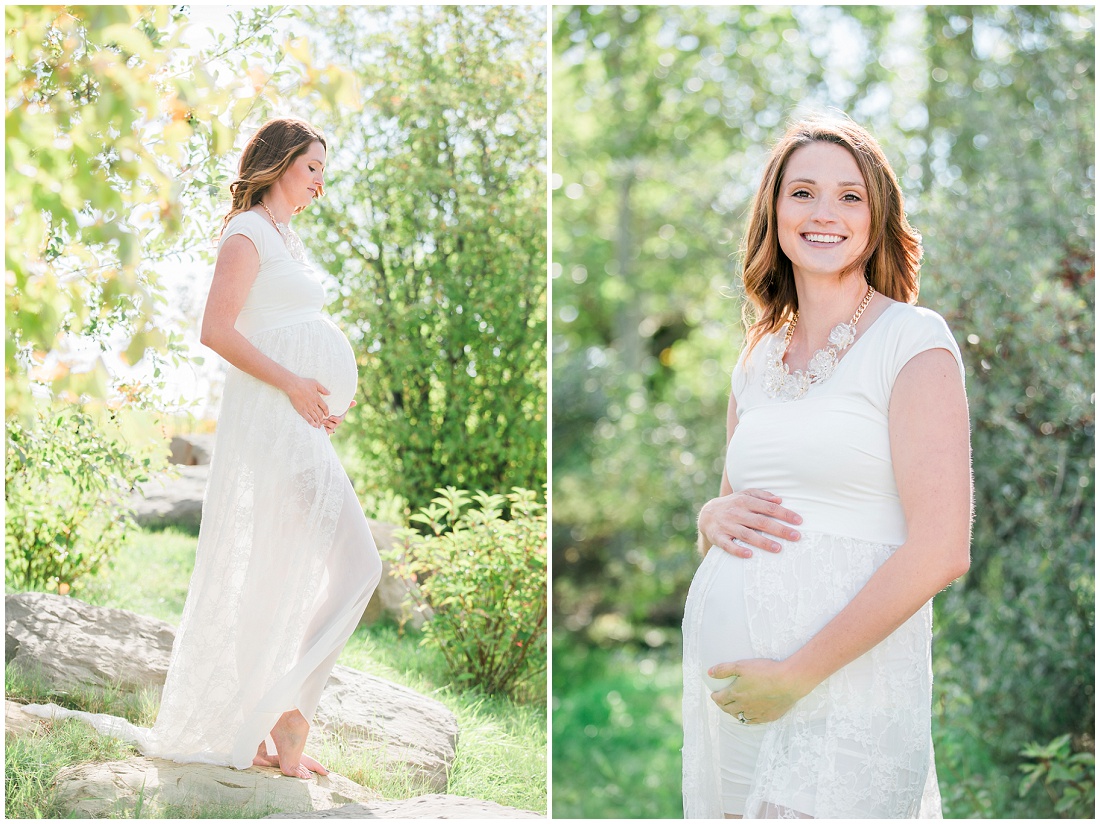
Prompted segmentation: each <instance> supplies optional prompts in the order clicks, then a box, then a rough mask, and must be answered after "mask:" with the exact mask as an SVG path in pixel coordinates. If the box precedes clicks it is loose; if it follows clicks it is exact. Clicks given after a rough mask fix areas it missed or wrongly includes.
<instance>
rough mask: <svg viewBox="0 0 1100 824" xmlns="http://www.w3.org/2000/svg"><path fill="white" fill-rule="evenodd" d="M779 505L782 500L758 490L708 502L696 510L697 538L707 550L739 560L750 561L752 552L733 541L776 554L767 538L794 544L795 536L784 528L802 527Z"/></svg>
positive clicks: (798, 518)
mask: <svg viewBox="0 0 1100 824" xmlns="http://www.w3.org/2000/svg"><path fill="white" fill-rule="evenodd" d="M780 503H782V498H779V497H778V496H776V495H773V494H772V493H770V492H766V491H764V490H762V489H746V490H744V491H743V492H734V493H731V494H729V495H723V496H722V497H720V498H712V499H711V500H709V501H707V502H706V503H705V504H703V508H702V509H701V510H699V534H700V535H702V536H703V538H704V540H706V541H707V542H708V543H709V545H710V546H716V547H720V548H722V549H724V550H725V551H726V552H728V553H730V555H736V556H737V557H739V558H751V557H752V550H751V549H749V548H748V547H745V546H741V545H740V544H738V543H736V541H742V542H743V543H746V544H749V545H750V546H755V547H758V548H760V549H765V550H767V551H769V552H779V550H780V545H779V544H777V543H776V542H775V541H772V540H769V539H768V537H767V536H768V535H774V536H775V537H776V538H783V539H785V540H788V541H797V540H798V538H799V535H798V533H797V532H796V531H795V530H793V529H791V528H790V527H789V526H788V525H787V524H800V523H802V517H801V516H800V515H799V514H798V513H796V512H792V511H791V510H789V509H786V508H785V507H782V506H780ZM784 522H786V523H784Z"/></svg>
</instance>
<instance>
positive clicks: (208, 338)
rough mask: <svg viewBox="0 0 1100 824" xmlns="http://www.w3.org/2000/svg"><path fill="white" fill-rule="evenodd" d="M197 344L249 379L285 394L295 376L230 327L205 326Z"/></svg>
mask: <svg viewBox="0 0 1100 824" xmlns="http://www.w3.org/2000/svg"><path fill="white" fill-rule="evenodd" d="M200 341H201V343H202V344H203V345H204V346H208V347H210V348H211V349H213V350H214V351H215V352H217V353H218V354H219V355H221V356H222V357H223V358H224V359H225V360H227V361H228V362H229V363H230V364H232V365H233V366H235V367H237V368H238V369H240V370H241V371H242V372H247V373H248V374H249V375H251V376H252V377H254V378H258V379H259V380H262V381H263V382H264V383H269V384H271V385H272V386H274V387H275V388H276V389H281V390H282V391H284V392H286V391H287V389H288V387H289V385H290V383H291V382H292V381H293V380H294V379H295V378H296V377H298V376H297V375H295V374H294V373H293V372H291V371H290V370H289V369H287V368H286V367H285V366H282V365H281V364H278V363H276V362H275V361H273V360H272V359H271V358H269V357H268V356H267V355H265V354H264V353H263V352H261V351H260V350H259V349H257V348H256V347H255V346H253V345H252V344H251V343H249V341H248V338H246V337H245V336H244V335H242V334H241V333H240V332H238V331H237V330H236V329H235V328H233V327H229V328H226V329H221V328H214V329H206V328H205V327H204V328H203V330H202V336H201V338H200Z"/></svg>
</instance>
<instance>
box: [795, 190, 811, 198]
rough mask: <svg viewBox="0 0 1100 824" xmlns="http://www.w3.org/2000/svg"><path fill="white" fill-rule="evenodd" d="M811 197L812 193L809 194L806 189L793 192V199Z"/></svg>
mask: <svg viewBox="0 0 1100 824" xmlns="http://www.w3.org/2000/svg"><path fill="white" fill-rule="evenodd" d="M809 196H810V193H809V192H807V191H806V190H805V189H798V190H797V191H794V192H791V197H802V198H805V197H809Z"/></svg>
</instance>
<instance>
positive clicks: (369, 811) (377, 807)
mask: <svg viewBox="0 0 1100 824" xmlns="http://www.w3.org/2000/svg"><path fill="white" fill-rule="evenodd" d="M267 817H268V818H546V816H545V815H544V814H543V813H534V812H531V811H530V810H520V809H518V808H516V807H505V806H504V805H503V804H497V803H496V802H494V801H481V800H479V799H476V798H465V797H464V796H461V795H421V796H417V797H416V798H408V799H405V800H404V801H373V802H369V803H367V804H347V805H345V806H343V807H333V808H332V809H331V810H319V811H317V812H312V813H299V814H294V813H278V814H277V815H269V816H267Z"/></svg>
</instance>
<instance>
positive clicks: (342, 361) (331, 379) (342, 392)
mask: <svg viewBox="0 0 1100 824" xmlns="http://www.w3.org/2000/svg"><path fill="white" fill-rule="evenodd" d="M320 323H323V324H324V325H325V327H326V330H325V332H324V333H323V334H322V335H321V336H320V346H319V349H320V350H321V351H319V352H318V353H317V355H318V358H317V362H316V366H315V368H314V369H313V370H312V372H313V377H314V378H315V379H316V380H317V381H318V382H319V383H320V384H321V385H322V386H324V387H325V389H327V390H328V391H329V394H328V395H326V396H325V403H326V404H327V405H328V411H329V414H330V415H343V414H344V413H345V412H347V411H348V407H349V406H351V401H352V398H354V397H355V389H356V387H357V385H358V381H359V370H358V367H357V366H356V363H355V352H354V351H353V350H352V348H351V344H350V343H349V342H348V339H347V337H346V336H345V335H344V333H343V332H341V331H340V330H339V329H338V328H337V327H336V325H335V324H334V323H332V322H331V321H329V320H324V321H320Z"/></svg>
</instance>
